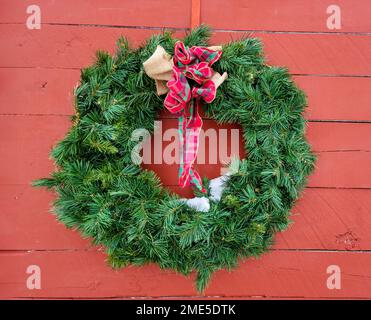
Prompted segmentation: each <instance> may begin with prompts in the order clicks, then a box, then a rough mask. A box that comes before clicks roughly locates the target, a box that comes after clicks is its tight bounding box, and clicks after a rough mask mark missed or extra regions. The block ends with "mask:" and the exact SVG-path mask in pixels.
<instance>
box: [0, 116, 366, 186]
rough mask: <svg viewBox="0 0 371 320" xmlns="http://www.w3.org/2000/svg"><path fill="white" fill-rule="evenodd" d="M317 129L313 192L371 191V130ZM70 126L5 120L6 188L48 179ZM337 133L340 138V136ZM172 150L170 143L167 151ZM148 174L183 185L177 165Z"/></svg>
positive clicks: (54, 120) (57, 119) (58, 119)
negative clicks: (53, 158) (55, 148)
mask: <svg viewBox="0 0 371 320" xmlns="http://www.w3.org/2000/svg"><path fill="white" fill-rule="evenodd" d="M209 125H210V128H211V127H213V128H215V129H218V126H217V125H216V123H215V122H214V121H210V122H208V121H205V128H208V127H207V126H209ZM312 125H313V130H312V129H311V130H310V131H308V132H310V135H308V137H309V139H310V140H309V141H310V143H311V144H312V145H313V149H314V150H315V151H319V152H320V154H319V159H318V162H317V169H316V171H315V172H314V174H313V176H312V177H311V178H310V179H309V186H312V187H344V188H357V187H359V188H370V187H371V167H370V166H369V165H368V164H369V161H370V160H371V158H370V157H371V153H370V152H369V151H370V148H369V147H370V144H369V142H368V139H364V137H365V135H366V136H369V135H370V130H371V126H370V125H369V124H358V123H357V124H356V123H352V124H346V125H345V124H338V123H335V124H332V123H316V124H312V123H310V124H309V127H310V126H312ZM69 126H70V122H69V118H68V117H67V116H42V117H41V116H1V117H0V133H1V134H0V150H1V157H0V163H1V167H2V170H1V171H0V183H1V184H26V183H29V182H30V181H31V180H33V179H36V178H39V177H42V176H47V175H48V174H49V173H50V172H51V171H52V170H53V167H54V165H53V163H52V161H50V160H49V159H48V155H49V152H50V150H51V148H52V146H53V145H54V144H55V143H56V142H57V141H58V140H60V139H62V138H63V137H64V135H65V133H66V131H67V130H68V128H69ZM163 126H164V128H176V119H164V120H163ZM226 128H227V127H226ZM229 128H231V127H229ZM235 128H237V127H235ZM315 128H320V129H315ZM326 128H327V129H326ZM342 128H344V129H342ZM334 132H338V135H335V134H334ZM308 134H309V133H308ZM166 145H167V143H166V142H164V143H163V146H164V147H165V146H166ZM317 146H318V148H317ZM358 150H360V151H358ZM322 151H329V152H322ZM228 155H229V154H228ZM356 163H357V166H355V164H356ZM220 167H221V166H220V163H218V164H211V165H206V164H197V165H196V168H198V170H199V172H200V174H201V175H205V176H208V177H209V178H210V179H211V178H215V177H217V176H219V175H220ZM146 168H148V169H151V170H155V171H156V172H157V173H158V175H159V176H160V177H161V179H162V181H163V183H164V184H165V185H176V184H177V178H176V177H177V170H178V166H177V164H170V165H166V166H164V164H162V165H161V164H152V165H146Z"/></svg>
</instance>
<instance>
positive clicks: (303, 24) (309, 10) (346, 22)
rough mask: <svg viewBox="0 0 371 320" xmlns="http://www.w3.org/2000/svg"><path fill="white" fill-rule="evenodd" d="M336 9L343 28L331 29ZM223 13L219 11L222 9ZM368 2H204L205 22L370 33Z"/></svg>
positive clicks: (221, 25)
mask: <svg viewBox="0 0 371 320" xmlns="http://www.w3.org/2000/svg"><path fill="white" fill-rule="evenodd" d="M330 5H337V6H338V7H339V8H340V13H341V28H340V29H332V30H331V29H328V28H327V23H326V22H327V19H328V17H329V16H331V14H332V12H333V11H332V10H331V11H330V13H327V12H326V11H327V8H328V7H329V6H330ZM221 7H222V8H223V10H220V8H221ZM370 14H371V7H370V3H369V1H368V0H358V1H349V0H337V1H336V2H329V1H326V0H311V1H307V0H295V1H292V0H291V1H290V0H283V1H282V0H265V1H259V0H230V1H223V0H203V1H202V21H203V22H204V23H206V24H209V25H211V26H212V27H213V28H216V29H227V30H266V31H274V32H277V31H299V32H371V21H370V18H369V17H370Z"/></svg>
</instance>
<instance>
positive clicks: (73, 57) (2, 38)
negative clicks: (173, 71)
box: [0, 24, 181, 68]
mask: <svg viewBox="0 0 371 320" xmlns="http://www.w3.org/2000/svg"><path fill="white" fill-rule="evenodd" d="M161 32H162V31H160V30H150V29H130V28H125V29H121V28H93V27H86V26H85V27H83V26H79V27H77V26H60V25H55V26H50V25H46V26H44V27H43V28H41V29H40V30H28V29H26V28H25V27H24V26H23V25H14V24H6V25H0V44H1V45H2V46H4V49H5V50H4V51H2V52H1V53H0V58H1V59H2V60H3V61H2V62H1V63H0V67H46V68H50V67H56V68H81V67H85V66H87V65H90V64H91V63H92V61H93V59H94V56H95V52H96V51H97V50H106V51H108V52H110V53H111V54H113V53H114V51H115V43H116V41H117V39H118V38H119V37H120V36H121V35H124V36H125V37H127V39H128V40H129V42H130V44H131V45H132V46H133V47H137V46H139V45H140V44H142V43H143V42H144V41H145V40H146V39H148V38H149V37H150V36H151V35H152V34H158V33H161ZM5 33H7V34H5ZM177 34H179V35H181V33H177ZM9 55H12V56H13V57H10V56H9Z"/></svg>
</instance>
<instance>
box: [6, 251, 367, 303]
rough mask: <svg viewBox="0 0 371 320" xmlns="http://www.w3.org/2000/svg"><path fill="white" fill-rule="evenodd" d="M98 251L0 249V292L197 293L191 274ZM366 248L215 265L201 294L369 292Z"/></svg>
mask: <svg viewBox="0 0 371 320" xmlns="http://www.w3.org/2000/svg"><path fill="white" fill-rule="evenodd" d="M104 260H105V255H104V254H103V253H101V252H97V251H62V252H47V251H44V252H43V251H41V252H29V253H21V252H19V253H12V252H9V253H5V252H3V253H1V254H0V261H1V265H2V272H1V273H0V287H1V290H0V295H1V297H2V298H31V297H35V298H46V297H47V298H70V297H74V298H84V297H85V298H93V297H94V298H103V297H105V298H107V297H109V298H115V297H146V296H150V297H164V296H167V297H169V296H196V295H197V293H196V291H195V289H194V285H193V282H192V280H193V279H194V275H192V276H191V277H188V278H187V277H184V276H182V275H177V274H175V273H174V272H172V271H161V270H160V269H159V268H158V267H157V266H155V265H152V264H151V265H148V266H146V267H142V268H140V267H128V268H125V269H122V270H120V271H113V270H112V269H110V268H109V267H108V266H107V265H105V262H104ZM370 263H371V254H370V253H369V252H367V253H366V252H364V253H352V252H296V251H294V252H292V251H291V252H290V251H276V252H272V253H269V254H265V255H263V256H262V257H261V258H260V259H257V260H253V259H250V260H248V261H245V262H244V263H241V265H240V267H239V268H238V269H236V270H233V271H232V272H227V271H225V270H222V271H218V272H217V273H216V274H215V275H214V277H213V278H212V281H211V284H210V286H209V287H208V288H207V290H206V291H205V295H206V296H218V297H234V296H240V297H241V296H243V297H246V298H249V297H250V298H257V297H260V298H269V297H281V298H294V297H295V298H368V297H369V292H370V290H371V280H370V279H371V274H370V268H369V265H370ZM30 265H37V266H39V267H40V271H41V278H40V279H41V289H39V290H37V289H36V290H30V289H28V288H27V285H26V283H27V282H26V281H27V277H28V276H29V274H27V273H26V270H27V268H28V267H29V266H30ZM331 265H336V266H338V267H339V268H340V270H341V278H340V284H341V289H338V290H336V289H334V290H331V289H329V288H328V286H327V279H328V277H329V274H327V268H328V267H329V266H331Z"/></svg>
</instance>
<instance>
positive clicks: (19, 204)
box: [0, 184, 371, 250]
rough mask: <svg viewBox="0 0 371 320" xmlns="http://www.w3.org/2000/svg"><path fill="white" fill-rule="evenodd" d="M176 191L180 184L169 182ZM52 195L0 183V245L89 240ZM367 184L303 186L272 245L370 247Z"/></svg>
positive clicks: (75, 245) (59, 245) (57, 246)
mask: <svg viewBox="0 0 371 320" xmlns="http://www.w3.org/2000/svg"><path fill="white" fill-rule="evenodd" d="M170 189H172V190H174V191H175V192H177V193H183V192H184V189H180V188H179V187H170ZM53 199H54V195H53V194H52V193H51V192H47V191H46V190H40V189H35V188H32V187H31V186H30V185H26V184H20V185H0V207H1V208H2V216H3V219H2V223H1V224H0V238H1V242H0V250H72V249H73V250H75V249H86V248H89V247H90V246H91V245H90V240H87V239H82V238H81V236H80V234H78V233H77V232H76V231H71V230H67V229H66V228H65V227H64V225H62V224H61V223H58V222H57V221H56V217H55V216H54V215H52V214H50V213H49V211H50V206H51V202H52V200H53ZM370 207H371V190H366V189H365V190H362V189H311V188H309V189H308V188H307V189H305V191H304V192H303V194H302V197H301V199H300V200H299V201H298V203H297V205H296V206H295V207H294V208H293V210H292V220H293V224H292V225H291V226H290V227H289V229H288V230H286V231H285V232H282V233H278V234H277V237H276V244H275V246H274V248H275V249H295V250H300V249H307V250H308V249H317V250H370V249H371V234H370V232H369V226H370V224H371V214H370Z"/></svg>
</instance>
